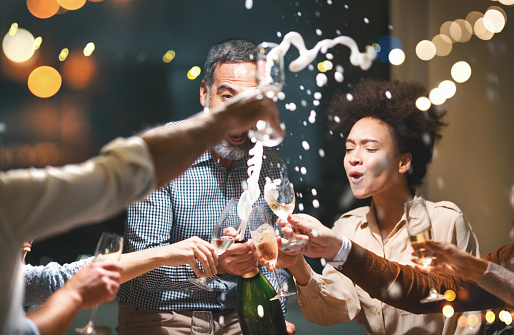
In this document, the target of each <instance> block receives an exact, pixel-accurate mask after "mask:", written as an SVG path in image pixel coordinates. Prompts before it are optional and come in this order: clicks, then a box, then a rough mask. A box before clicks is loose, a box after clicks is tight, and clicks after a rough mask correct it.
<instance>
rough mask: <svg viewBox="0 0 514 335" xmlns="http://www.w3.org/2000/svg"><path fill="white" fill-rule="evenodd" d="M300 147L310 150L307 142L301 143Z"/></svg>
mask: <svg viewBox="0 0 514 335" xmlns="http://www.w3.org/2000/svg"><path fill="white" fill-rule="evenodd" d="M302 147H303V149H304V150H309V149H310V148H311V147H310V145H309V143H308V142H307V141H303V142H302Z"/></svg>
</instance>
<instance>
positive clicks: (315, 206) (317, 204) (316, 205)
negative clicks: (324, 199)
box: [312, 199, 319, 208]
mask: <svg viewBox="0 0 514 335" xmlns="http://www.w3.org/2000/svg"><path fill="white" fill-rule="evenodd" d="M312 207H314V208H319V201H318V199H314V200H312Z"/></svg>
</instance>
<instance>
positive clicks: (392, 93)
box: [328, 79, 446, 191]
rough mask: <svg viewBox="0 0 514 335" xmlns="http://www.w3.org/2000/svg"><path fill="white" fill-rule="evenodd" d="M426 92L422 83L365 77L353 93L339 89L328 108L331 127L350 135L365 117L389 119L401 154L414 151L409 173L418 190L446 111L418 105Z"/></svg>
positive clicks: (439, 135)
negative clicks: (418, 106)
mask: <svg viewBox="0 0 514 335" xmlns="http://www.w3.org/2000/svg"><path fill="white" fill-rule="evenodd" d="M421 96H426V91H425V88H424V86H423V85H422V84H420V83H415V82H399V81H377V80H372V79H363V80H361V82H360V83H359V84H358V85H357V86H355V87H354V88H353V89H352V90H351V92H350V94H346V93H339V94H337V95H336V96H335V97H334V99H333V100H332V101H331V103H330V106H329V108H328V118H329V128H330V130H332V131H333V132H340V133H341V134H342V136H344V137H346V136H347V135H348V134H349V133H350V130H351V129H352V127H353V125H354V124H355V123H356V122H357V121H359V120H360V119H362V118H364V117H371V118H375V119H379V120H381V121H383V122H385V123H386V124H387V125H389V127H390V128H391V132H392V134H393V136H394V142H395V144H396V149H397V151H398V153H399V154H405V153H410V154H411V155H412V163H411V169H410V170H409V172H408V173H407V182H408V185H409V188H411V190H412V191H414V190H415V189H416V188H417V187H418V186H420V185H421V184H422V182H423V178H424V177H425V175H426V173H427V166H428V164H429V163H430V161H431V160H432V154H433V149H434V144H435V142H437V141H438V140H440V139H441V137H442V136H441V131H442V128H443V127H444V126H445V125H446V124H445V123H444V122H443V121H442V118H443V117H444V115H445V114H446V113H445V112H444V111H436V110H435V108H434V107H433V106H431V107H430V108H429V109H428V110H427V111H424V112H422V111H420V110H419V109H418V108H417V107H416V100H417V99H418V98H419V97H421Z"/></svg>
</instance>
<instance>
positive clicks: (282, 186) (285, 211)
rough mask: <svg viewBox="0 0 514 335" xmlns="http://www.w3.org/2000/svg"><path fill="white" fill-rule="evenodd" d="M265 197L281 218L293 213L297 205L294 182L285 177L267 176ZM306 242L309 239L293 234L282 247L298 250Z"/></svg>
mask: <svg viewBox="0 0 514 335" xmlns="http://www.w3.org/2000/svg"><path fill="white" fill-rule="evenodd" d="M264 199H265V200H266V202H267V203H268V206H269V207H270V208H271V210H272V211H273V213H275V214H276V215H277V216H278V217H279V218H281V219H284V220H286V219H287V216H288V215H289V214H292V213H293V211H294V206H295V196H294V188H293V184H291V183H290V182H289V180H287V179H284V178H279V179H275V180H273V181H271V179H270V178H268V177H266V185H265V186H264ZM306 244H307V241H304V240H297V239H296V238H295V237H294V234H293V235H292V236H291V237H290V238H289V239H288V241H287V243H285V244H282V246H281V247H280V249H282V250H283V251H296V250H300V249H301V248H303V247H304V246H305V245H306Z"/></svg>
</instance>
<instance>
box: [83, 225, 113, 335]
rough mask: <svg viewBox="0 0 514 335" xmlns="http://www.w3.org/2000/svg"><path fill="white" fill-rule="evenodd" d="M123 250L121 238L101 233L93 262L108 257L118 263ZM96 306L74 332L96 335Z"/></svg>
mask: <svg viewBox="0 0 514 335" xmlns="http://www.w3.org/2000/svg"><path fill="white" fill-rule="evenodd" d="M122 250H123V237H121V236H119V235H117V234H112V233H103V234H102V236H101V237H100V240H99V241H98V244H97V246H96V250H95V256H94V261H95V262H101V261H102V258H103V256H105V255H108V254H109V255H112V256H109V260H116V261H119V260H120V257H121V252H122ZM97 308H98V307H97V306H95V307H93V309H92V311H91V317H90V318H89V322H88V323H87V325H85V326H84V327H83V328H75V331H76V332H78V333H81V334H98V332H97V331H96V330H95V325H94V323H95V318H96V311H97Z"/></svg>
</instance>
